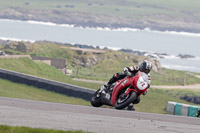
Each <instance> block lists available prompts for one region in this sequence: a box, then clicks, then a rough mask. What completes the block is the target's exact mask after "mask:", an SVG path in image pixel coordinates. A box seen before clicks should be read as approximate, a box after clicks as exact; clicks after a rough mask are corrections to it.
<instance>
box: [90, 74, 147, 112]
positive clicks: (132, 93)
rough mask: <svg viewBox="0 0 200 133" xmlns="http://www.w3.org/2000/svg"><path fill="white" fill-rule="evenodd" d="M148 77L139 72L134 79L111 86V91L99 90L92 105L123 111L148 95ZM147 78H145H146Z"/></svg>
mask: <svg viewBox="0 0 200 133" xmlns="http://www.w3.org/2000/svg"><path fill="white" fill-rule="evenodd" d="M145 76H147V80H148V75H147V74H146V75H145V74H144V73H142V72H140V71H139V72H138V73H137V74H136V75H135V76H133V77H125V78H124V79H121V80H118V81H117V82H115V83H114V84H112V85H111V87H110V88H109V89H103V87H101V88H100V89H98V90H97V91H96V92H95V93H94V94H93V96H92V98H91V101H90V102H91V105H92V106H94V107H100V106H102V105H109V106H113V107H115V108H116V109H123V108H125V107H127V106H128V105H129V104H131V103H134V101H135V100H136V99H137V97H138V96H140V95H141V94H144V93H146V91H147V90H148V88H149V82H148V81H147V80H146V77H145ZM144 77H145V78H144Z"/></svg>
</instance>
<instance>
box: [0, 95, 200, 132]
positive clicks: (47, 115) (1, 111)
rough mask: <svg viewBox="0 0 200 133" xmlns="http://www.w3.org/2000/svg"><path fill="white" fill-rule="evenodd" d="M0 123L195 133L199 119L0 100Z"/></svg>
mask: <svg viewBox="0 0 200 133" xmlns="http://www.w3.org/2000/svg"><path fill="white" fill-rule="evenodd" d="M0 124H3V125H12V126H28V127H39V128H50V129H62V130H84V131H90V132H98V133H112V132H113V133H134V132H135V133H149V132H151V133H198V132H199V131H200V119H198V118H191V117H183V116H174V115H162V114H152V113H142V112H137V111H126V110H115V109H106V108H94V107H89V106H79V105H69V104H60V103H50V102H40V101H32V100H22V99H14V98H4V97H0Z"/></svg>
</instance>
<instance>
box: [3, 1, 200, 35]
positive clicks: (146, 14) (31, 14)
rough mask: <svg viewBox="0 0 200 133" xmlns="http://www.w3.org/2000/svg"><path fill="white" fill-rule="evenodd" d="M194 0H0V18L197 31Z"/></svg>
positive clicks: (199, 27) (199, 18)
mask: <svg viewBox="0 0 200 133" xmlns="http://www.w3.org/2000/svg"><path fill="white" fill-rule="evenodd" d="M199 9H200V1H197V0H190V1H188V0H181V1H180V0H168V1H160V0H140V1H139V0H103V1H102V0H87V1H82V0H56V1H55V0H42V1H41V0H28V1H27V0H15V1H13V0H6V1H5V0H0V18H3V19H16V20H34V21H44V22H53V23H57V24H73V25H75V26H83V27H109V28H121V27H129V28H137V29H145V28H150V29H153V30H159V31H165V30H168V31H184V32H194V33H200V11H199Z"/></svg>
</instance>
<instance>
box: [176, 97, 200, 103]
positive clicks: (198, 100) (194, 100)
mask: <svg viewBox="0 0 200 133" xmlns="http://www.w3.org/2000/svg"><path fill="white" fill-rule="evenodd" d="M180 99H182V100H185V101H187V102H190V103H195V104H200V97H198V96H187V95H186V96H181V97H180Z"/></svg>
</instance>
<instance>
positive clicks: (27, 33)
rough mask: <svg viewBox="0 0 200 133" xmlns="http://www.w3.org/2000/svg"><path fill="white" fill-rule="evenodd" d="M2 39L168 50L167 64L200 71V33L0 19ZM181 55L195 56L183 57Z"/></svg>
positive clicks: (157, 50)
mask: <svg viewBox="0 0 200 133" xmlns="http://www.w3.org/2000/svg"><path fill="white" fill-rule="evenodd" d="M0 39H4V40H7V39H10V40H27V41H33V42H34V41H37V40H48V41H56V42H62V43H72V44H75V43H77V44H86V45H92V46H101V47H109V48H112V49H115V50H118V49H121V48H123V49H134V50H140V51H148V52H150V53H152V54H153V53H166V54H168V55H169V56H167V57H166V58H159V59H158V60H159V61H160V62H161V65H162V66H163V67H166V68H169V69H176V70H186V71H192V72H199V73H200V34H194V33H185V32H175V31H165V32H160V31H152V30H150V29H145V30H139V29H129V28H123V29H109V28H104V29H102V28H83V27H74V26H73V25H57V24H54V23H44V22H34V21H16V20H5V19H0ZM178 54H189V55H194V56H195V58H191V59H180V58H178V57H177V55H178Z"/></svg>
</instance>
